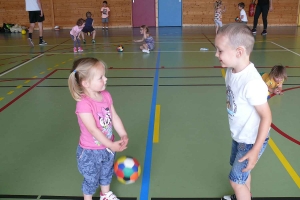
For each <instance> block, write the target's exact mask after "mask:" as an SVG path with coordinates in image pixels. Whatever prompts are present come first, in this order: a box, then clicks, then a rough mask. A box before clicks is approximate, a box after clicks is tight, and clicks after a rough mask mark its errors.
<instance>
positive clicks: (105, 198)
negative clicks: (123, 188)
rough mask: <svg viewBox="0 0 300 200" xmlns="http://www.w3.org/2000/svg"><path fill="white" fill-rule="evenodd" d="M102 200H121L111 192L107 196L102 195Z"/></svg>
mask: <svg viewBox="0 0 300 200" xmlns="http://www.w3.org/2000/svg"><path fill="white" fill-rule="evenodd" d="M100 200H120V199H118V198H117V197H116V195H114V193H112V192H111V191H109V192H108V193H105V194H102V193H101V194H100Z"/></svg>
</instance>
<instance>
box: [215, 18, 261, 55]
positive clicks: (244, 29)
mask: <svg viewBox="0 0 300 200" xmlns="http://www.w3.org/2000/svg"><path fill="white" fill-rule="evenodd" d="M217 35H222V36H225V37H228V40H229V42H230V45H231V46H233V47H234V48H237V47H239V46H244V47H245V49H246V53H247V54H248V55H250V54H251V52H252V50H253V46H254V42H255V39H254V36H253V33H252V31H251V30H250V28H249V27H248V26H247V25H246V24H243V23H231V24H226V25H225V26H222V27H221V28H220V29H219V30H218V33H217Z"/></svg>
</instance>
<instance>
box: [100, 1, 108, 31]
mask: <svg viewBox="0 0 300 200" xmlns="http://www.w3.org/2000/svg"><path fill="white" fill-rule="evenodd" d="M109 12H110V9H109V7H107V1H103V7H102V8H101V13H102V25H103V27H102V28H103V29H104V28H106V29H108V16H109V14H108V13H109Z"/></svg>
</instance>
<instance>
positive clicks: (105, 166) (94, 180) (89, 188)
mask: <svg viewBox="0 0 300 200" xmlns="http://www.w3.org/2000/svg"><path fill="white" fill-rule="evenodd" d="M76 158H77V164H78V170H79V172H80V173H81V174H82V175H83V177H84V179H83V182H82V192H83V194H86V195H93V194H94V193H95V192H96V190H97V188H98V187H99V186H100V185H102V186H105V185H110V183H111V180H112V176H113V173H114V171H113V165H114V159H115V154H113V153H111V152H108V151H107V150H106V149H101V150H100V149H99V150H92V149H83V148H82V147H80V146H79V145H78V147H77V152H76Z"/></svg>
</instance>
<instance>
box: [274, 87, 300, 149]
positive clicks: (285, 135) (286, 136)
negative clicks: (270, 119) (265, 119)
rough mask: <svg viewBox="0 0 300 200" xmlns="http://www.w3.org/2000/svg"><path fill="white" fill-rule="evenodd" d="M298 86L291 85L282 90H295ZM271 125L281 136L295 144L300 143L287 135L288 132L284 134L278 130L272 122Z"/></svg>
mask: <svg viewBox="0 0 300 200" xmlns="http://www.w3.org/2000/svg"><path fill="white" fill-rule="evenodd" d="M299 88H300V86H297V87H292V88H287V89H284V90H282V91H283V92H286V91H289V90H295V89H299ZM274 96H275V94H271V95H270V98H272V97H274ZM271 127H272V128H273V129H274V130H275V131H276V132H277V133H279V134H280V135H282V136H283V137H285V138H286V139H288V140H290V141H292V142H294V143H295V144H298V145H300V141H298V140H296V139H295V138H293V137H291V136H289V135H288V134H286V133H285V132H283V131H282V130H280V129H279V128H278V127H277V126H275V125H274V124H273V123H272V124H271Z"/></svg>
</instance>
